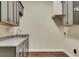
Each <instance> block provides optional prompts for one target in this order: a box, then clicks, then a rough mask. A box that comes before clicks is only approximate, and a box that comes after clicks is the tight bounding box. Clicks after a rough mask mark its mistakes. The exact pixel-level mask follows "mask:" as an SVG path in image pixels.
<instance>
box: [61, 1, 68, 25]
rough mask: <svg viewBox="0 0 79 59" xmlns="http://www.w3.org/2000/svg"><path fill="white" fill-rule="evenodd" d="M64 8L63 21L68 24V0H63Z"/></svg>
mask: <svg viewBox="0 0 79 59" xmlns="http://www.w3.org/2000/svg"><path fill="white" fill-rule="evenodd" d="M62 6H63V7H62V8H63V22H64V24H65V25H66V24H68V18H67V16H68V15H67V12H68V11H67V2H63V4H62Z"/></svg>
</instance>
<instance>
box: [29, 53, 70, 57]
mask: <svg viewBox="0 0 79 59" xmlns="http://www.w3.org/2000/svg"><path fill="white" fill-rule="evenodd" d="M28 57H69V56H68V55H67V54H65V53H64V52H29V54H28Z"/></svg>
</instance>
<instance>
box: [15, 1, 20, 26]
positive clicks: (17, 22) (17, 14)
mask: <svg viewBox="0 0 79 59" xmlns="http://www.w3.org/2000/svg"><path fill="white" fill-rule="evenodd" d="M16 4H17V6H16V7H17V11H16V18H17V19H16V24H17V25H18V26H19V22H20V18H19V6H18V4H19V3H18V2H16Z"/></svg>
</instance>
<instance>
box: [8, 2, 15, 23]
mask: <svg viewBox="0 0 79 59" xmlns="http://www.w3.org/2000/svg"><path fill="white" fill-rule="evenodd" d="M13 5H14V2H13V1H9V2H8V20H9V22H10V23H13V21H14V19H13V18H14V17H13V16H14V6H13Z"/></svg>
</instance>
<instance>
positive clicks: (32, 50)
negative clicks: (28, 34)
mask: <svg viewBox="0 0 79 59" xmlns="http://www.w3.org/2000/svg"><path fill="white" fill-rule="evenodd" d="M51 51H52V52H64V53H66V54H67V55H68V56H70V57H74V56H73V55H72V54H70V53H69V52H68V51H66V50H65V49H29V52H51Z"/></svg>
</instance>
